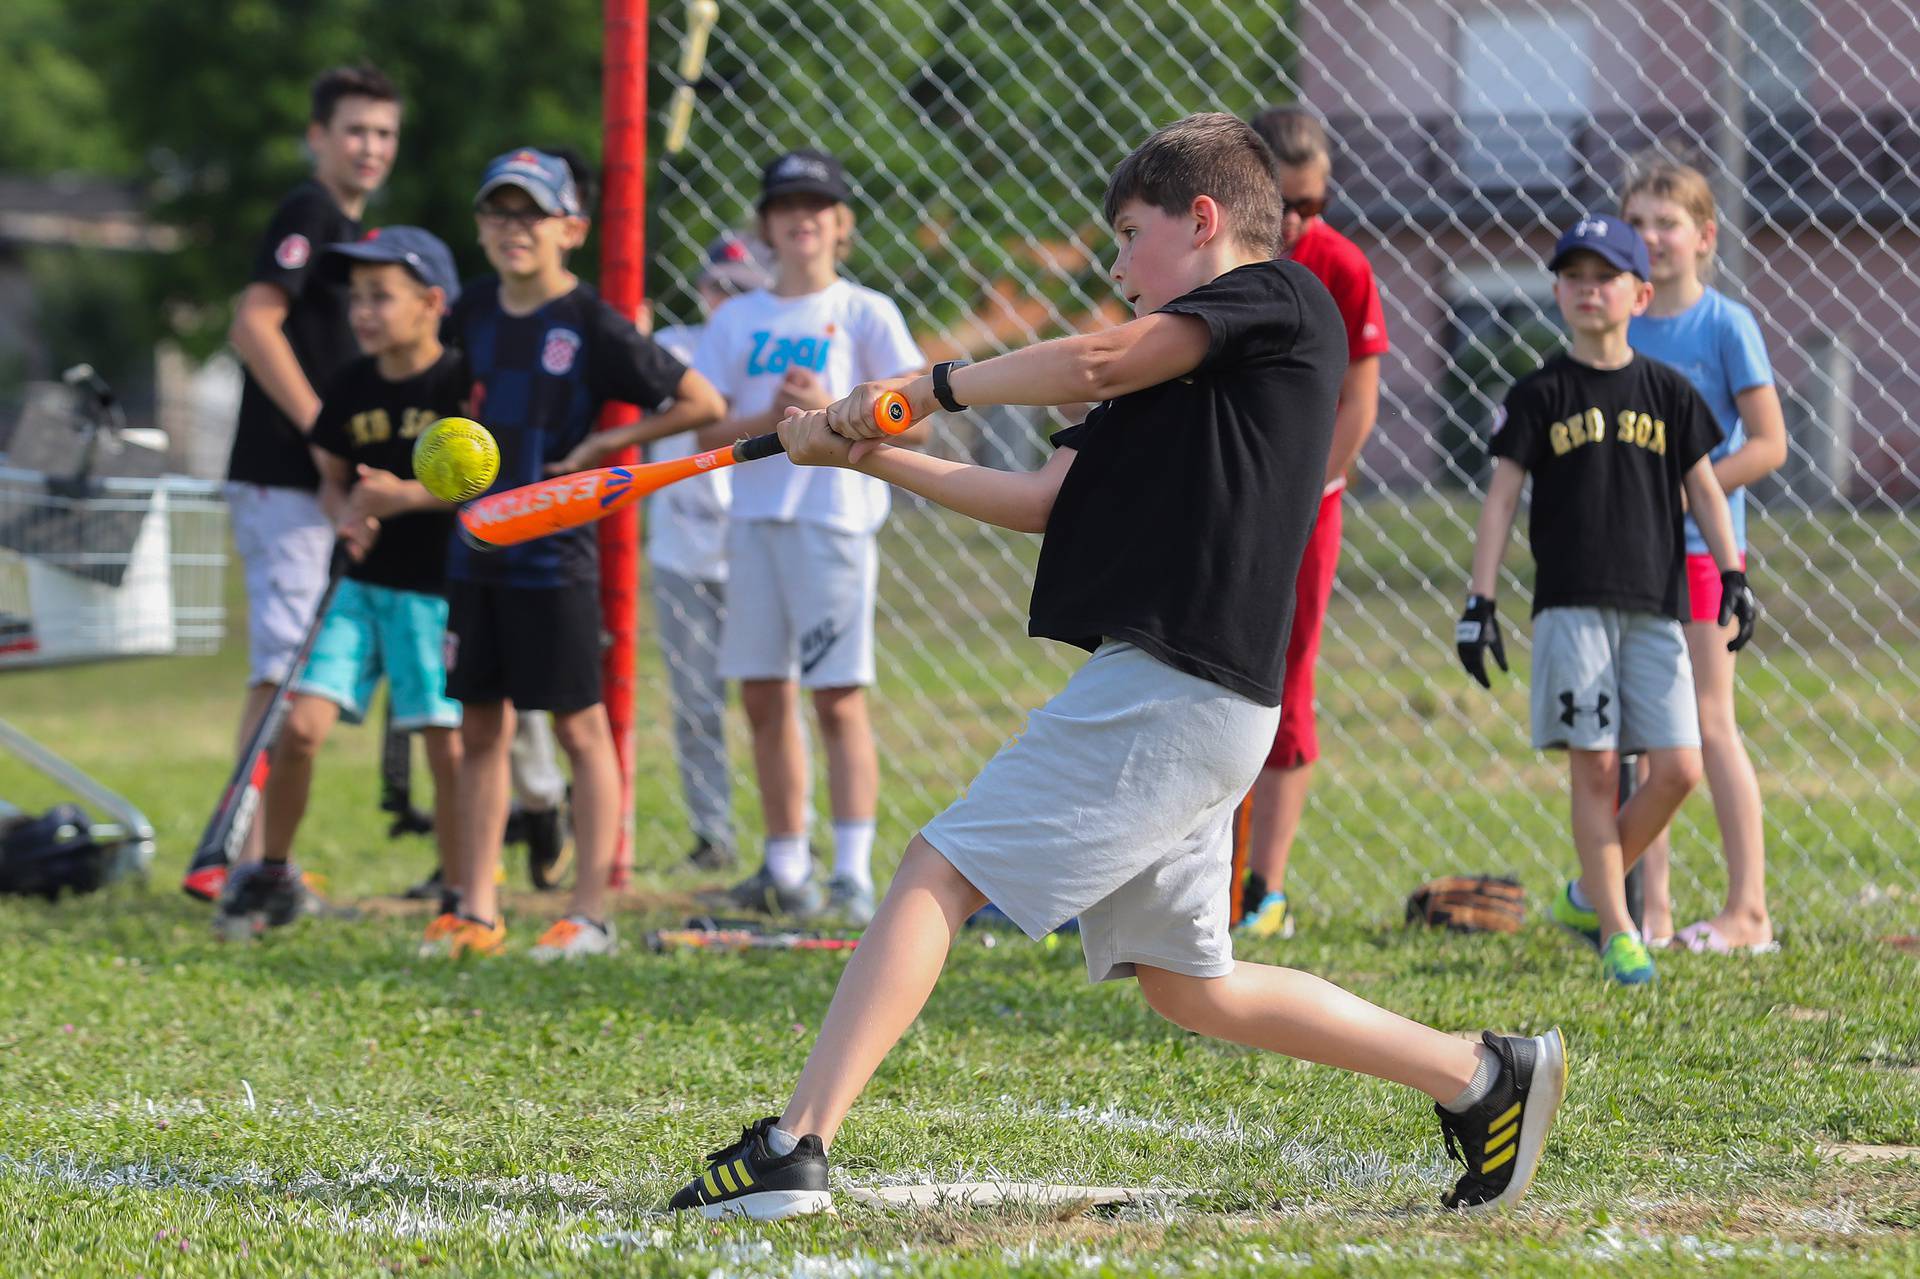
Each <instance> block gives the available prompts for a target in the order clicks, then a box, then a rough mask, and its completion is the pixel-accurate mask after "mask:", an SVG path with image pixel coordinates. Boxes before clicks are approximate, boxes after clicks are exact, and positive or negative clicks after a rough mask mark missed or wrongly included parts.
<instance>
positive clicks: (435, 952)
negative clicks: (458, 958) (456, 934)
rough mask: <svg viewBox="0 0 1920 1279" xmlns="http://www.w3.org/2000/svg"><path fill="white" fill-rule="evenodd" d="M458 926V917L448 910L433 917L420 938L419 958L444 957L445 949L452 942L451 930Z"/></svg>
mask: <svg viewBox="0 0 1920 1279" xmlns="http://www.w3.org/2000/svg"><path fill="white" fill-rule="evenodd" d="M459 926H460V916H458V915H456V914H454V913H453V912H452V911H450V910H443V911H441V912H440V913H439V914H438V915H435V916H434V917H433V922H432V923H430V924H428V925H427V931H426V933H425V934H424V935H423V936H422V937H421V938H420V958H422V959H434V958H439V957H442V956H444V955H446V953H447V947H448V945H449V944H450V943H451V942H452V941H453V930H454V929H456V928H458V927H459Z"/></svg>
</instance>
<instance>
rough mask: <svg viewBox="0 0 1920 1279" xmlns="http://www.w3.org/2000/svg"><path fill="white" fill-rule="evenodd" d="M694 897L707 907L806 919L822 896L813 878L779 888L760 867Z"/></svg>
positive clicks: (815, 910)
mask: <svg viewBox="0 0 1920 1279" xmlns="http://www.w3.org/2000/svg"><path fill="white" fill-rule="evenodd" d="M694 900H695V901H697V902H699V903H700V904H701V905H702V906H705V907H706V908H707V909H709V910H720V911H743V910H749V911H756V912H758V913H760V914H762V915H772V916H775V917H776V918H778V917H780V916H785V915H795V916H798V917H800V918H802V919H805V918H807V917H808V916H810V915H812V914H814V913H815V912H817V911H818V910H819V909H820V906H821V903H822V901H823V900H824V899H823V898H822V897H821V895H820V889H819V886H818V885H816V884H815V883H814V882H813V880H812V879H803V880H801V881H800V882H799V883H798V884H796V885H795V886H794V887H792V888H782V887H781V886H780V885H779V884H777V883H775V882H774V879H773V875H772V873H771V872H769V871H768V870H767V868H766V867H765V866H762V867H761V868H760V869H759V870H756V871H755V872H753V874H751V875H749V876H747V877H746V878H745V879H743V880H741V881H740V882H739V883H737V884H734V885H733V886H732V887H729V888H716V889H710V890H708V891H707V892H704V893H695V894H694Z"/></svg>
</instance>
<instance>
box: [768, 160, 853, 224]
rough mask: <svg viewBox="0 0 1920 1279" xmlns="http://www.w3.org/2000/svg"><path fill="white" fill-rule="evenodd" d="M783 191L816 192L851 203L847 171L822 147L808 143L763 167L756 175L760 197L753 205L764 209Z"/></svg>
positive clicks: (840, 202) (851, 190) (793, 193)
mask: <svg viewBox="0 0 1920 1279" xmlns="http://www.w3.org/2000/svg"><path fill="white" fill-rule="evenodd" d="M783 195H818V196H824V197H826V198H827V199H829V200H832V201H834V202H835V203H837V204H851V203H853V188H852V187H850V186H848V185H847V171H846V170H845V169H844V168H842V167H841V166H840V162H839V161H838V160H836V159H834V158H833V157H832V156H830V155H828V154H827V153H826V152H825V151H816V150H813V149H812V148H810V147H809V148H803V149H801V150H799V151H789V152H787V153H786V154H785V155H783V156H781V157H780V158H779V159H777V160H775V161H774V162H773V163H772V164H769V165H768V166H767V167H766V171H765V172H763V173H762V174H761V175H760V200H759V203H758V204H756V205H755V206H754V207H755V208H758V209H764V208H766V207H767V204H768V203H769V202H770V201H773V200H777V199H779V198H780V197H781V196H783Z"/></svg>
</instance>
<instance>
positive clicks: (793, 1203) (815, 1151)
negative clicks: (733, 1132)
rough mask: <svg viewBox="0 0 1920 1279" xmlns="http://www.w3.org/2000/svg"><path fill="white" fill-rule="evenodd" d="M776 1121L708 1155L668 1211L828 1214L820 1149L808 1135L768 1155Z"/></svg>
mask: <svg viewBox="0 0 1920 1279" xmlns="http://www.w3.org/2000/svg"><path fill="white" fill-rule="evenodd" d="M779 1122H780V1120H779V1117H778V1116H773V1115H770V1116H768V1117H767V1118H765V1119H762V1120H761V1121H760V1122H759V1123H757V1124H755V1125H753V1127H751V1128H747V1129H745V1130H743V1131H742V1132H741V1134H740V1140H738V1141H736V1142H734V1143H733V1144H732V1145H731V1146H728V1147H727V1148H726V1149H725V1150H716V1151H714V1152H713V1153H712V1154H710V1155H708V1156H707V1170H706V1171H705V1172H703V1173H701V1174H700V1175H699V1176H698V1177H696V1178H695V1179H694V1180H693V1181H692V1182H691V1183H689V1184H688V1185H687V1186H686V1188H685V1189H683V1190H681V1191H680V1193H679V1194H677V1195H675V1196H674V1197H673V1198H672V1199H671V1200H670V1201H668V1203H667V1209H668V1211H670V1212H697V1213H699V1214H700V1215H701V1216H703V1217H749V1218H751V1219H753V1220H754V1221H778V1220H780V1219H781V1218H782V1217H798V1216H801V1215H802V1214H804V1213H810V1212H832V1211H833V1194H832V1192H831V1191H829V1190H828V1189H827V1151H826V1147H824V1146H822V1145H821V1144H820V1138H818V1137H815V1136H813V1135H811V1134H809V1135H808V1136H805V1137H802V1138H801V1139H800V1144H799V1145H797V1146H795V1147H794V1148H793V1152H792V1153H791V1154H786V1155H776V1154H774V1153H773V1151H772V1150H770V1149H768V1147H767V1134H768V1133H770V1132H772V1131H773V1127H774V1125H775V1124H777V1123H779Z"/></svg>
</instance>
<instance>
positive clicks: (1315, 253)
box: [1289, 218, 1387, 364]
mask: <svg viewBox="0 0 1920 1279" xmlns="http://www.w3.org/2000/svg"><path fill="white" fill-rule="evenodd" d="M1289 256H1290V257H1292V258H1293V260H1294V261H1295V262H1298V263H1299V264H1300V265H1301V266H1303V267H1305V268H1307V270H1309V271H1311V272H1313V273H1314V275H1316V276H1318V277H1319V279H1320V283H1322V284H1324V285H1326V286H1327V292H1329V293H1331V294H1333V300H1334V303H1335V304H1336V305H1338V306H1339V308H1340V317H1341V318H1342V319H1344V320H1345V321H1346V322H1347V363H1349V364H1351V363H1353V362H1354V361H1355V360H1364V359H1366V358H1367V357H1368V356H1369V355H1384V354H1386V351H1387V321H1386V316H1385V315H1384V314H1383V313H1382V312H1381V309H1380V287H1379V285H1377V284H1375V283H1374V281H1373V267H1372V266H1370V265H1369V264H1368V262H1367V255H1366V254H1364V253H1362V252H1360V246H1359V245H1357V244H1355V243H1354V242H1353V241H1352V240H1349V239H1348V238H1347V237H1346V236H1344V235H1341V234H1340V233H1339V232H1338V231H1336V230H1334V229H1333V228H1332V227H1330V226H1328V225H1327V224H1326V222H1325V221H1323V220H1322V219H1320V218H1315V219H1314V220H1313V221H1311V222H1309V223H1308V224H1307V228H1306V230H1304V231H1302V232H1301V233H1300V239H1299V241H1298V242H1297V243H1295V244H1294V246H1293V252H1292V253H1291V254H1290V255H1289Z"/></svg>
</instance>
